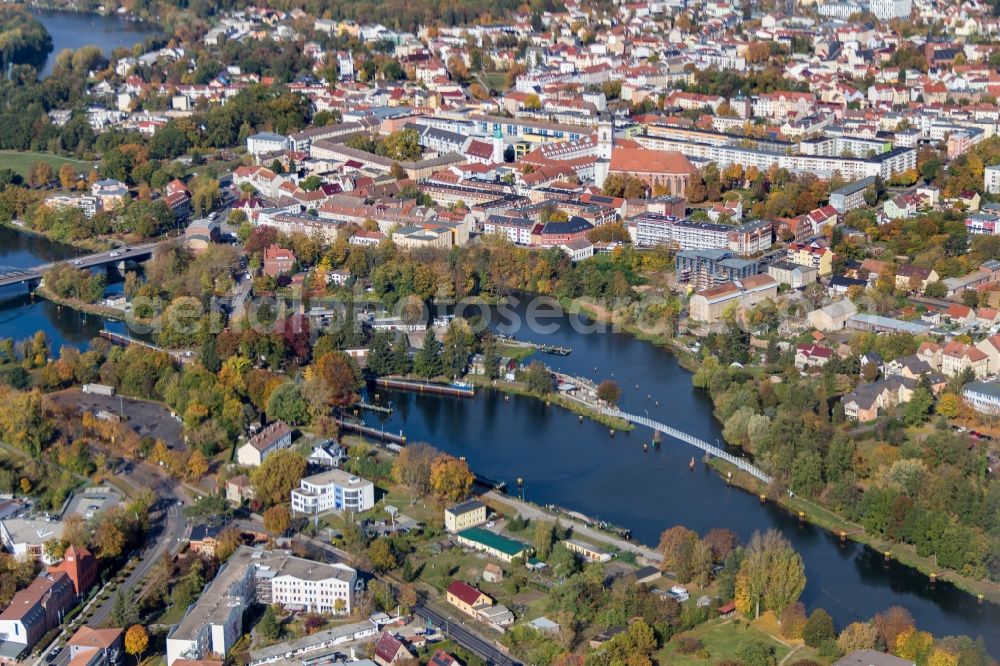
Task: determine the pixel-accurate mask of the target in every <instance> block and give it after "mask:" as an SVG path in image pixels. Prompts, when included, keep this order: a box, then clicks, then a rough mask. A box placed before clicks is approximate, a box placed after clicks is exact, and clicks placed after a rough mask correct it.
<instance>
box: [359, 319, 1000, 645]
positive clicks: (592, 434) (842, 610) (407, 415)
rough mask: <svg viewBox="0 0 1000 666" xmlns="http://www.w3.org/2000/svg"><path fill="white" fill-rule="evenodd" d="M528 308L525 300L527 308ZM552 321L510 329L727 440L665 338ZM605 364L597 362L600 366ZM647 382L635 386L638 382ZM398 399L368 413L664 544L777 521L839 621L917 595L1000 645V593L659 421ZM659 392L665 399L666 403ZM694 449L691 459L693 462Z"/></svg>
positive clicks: (916, 611) (552, 360) (536, 494)
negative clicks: (728, 463) (905, 558)
mask: <svg viewBox="0 0 1000 666" xmlns="http://www.w3.org/2000/svg"><path fill="white" fill-rule="evenodd" d="M518 312H519V314H521V315H522V319H523V318H524V317H523V310H519V311H518ZM556 322H557V323H558V328H557V330H555V331H554V332H550V333H545V334H542V333H534V332H532V331H531V330H529V329H526V328H525V327H520V328H519V329H518V330H513V329H512V327H510V326H506V325H501V326H499V327H498V328H499V329H500V330H501V331H502V332H505V333H514V334H516V336H517V337H518V338H519V339H522V340H531V341H536V342H547V343H550V344H556V345H561V346H568V347H572V349H573V353H572V354H571V355H570V356H568V357H556V356H546V355H541V356H539V358H540V359H541V360H543V361H544V362H545V363H547V364H548V365H550V366H551V367H553V368H555V369H558V370H562V371H565V372H568V373H571V374H574V375H583V376H587V377H591V378H592V379H594V380H596V381H601V380H603V379H608V378H612V379H615V380H616V381H617V382H618V383H619V385H620V386H621V387H622V389H623V396H622V399H621V406H622V409H624V410H625V411H628V412H632V413H636V414H645V413H647V412H648V414H649V416H650V418H653V419H655V420H658V421H660V422H663V423H666V424H668V425H671V426H673V427H676V428H679V429H681V430H684V431H686V432H688V433H690V434H692V435H695V436H697V437H700V438H701V439H704V440H707V441H709V442H715V441H716V440H721V438H722V435H721V429H720V427H719V425H718V423H717V422H716V421H715V419H714V418H713V416H712V405H711V401H710V399H709V398H708V396H707V394H706V393H705V392H703V391H701V390H698V389H695V388H693V387H692V385H691V375H690V373H689V372H688V371H687V370H685V369H684V368H682V367H681V366H680V365H679V364H678V362H677V359H676V358H675V357H674V356H673V355H671V354H670V353H668V352H666V351H665V350H663V349H661V348H658V347H655V346H653V345H651V344H649V343H647V342H643V341H640V340H638V339H636V338H635V337H633V336H631V335H627V334H620V333H614V332H609V331H605V332H595V333H589V334H581V333H578V332H576V331H574V330H573V328H572V327H571V326H570V323H569V321H568V320H567V319H565V318H559V319H557V320H556ZM595 367H596V370H595ZM636 385H638V388H636ZM381 393H383V399H391V400H392V401H393V403H394V406H395V408H396V411H395V412H394V413H393V414H392V415H391V416H389V417H385V416H383V415H378V414H375V413H371V412H369V413H367V414H366V415H365V420H366V421H367V422H368V423H369V424H371V425H375V426H376V427H378V424H379V423H381V424H382V425H383V427H384V428H385V429H386V430H391V431H399V430H402V431H403V432H404V433H405V435H406V436H407V438H408V441H411V442H416V441H426V442H429V443H431V444H433V445H434V446H436V447H438V448H440V449H442V450H444V451H447V452H448V453H451V454H453V455H460V456H465V457H466V459H467V460H468V462H469V464H470V466H471V467H472V468H473V469H474V470H476V471H477V472H478V473H480V474H483V475H485V476H487V477H489V478H492V479H496V480H503V481H507V483H508V487H509V488H512V489H513V488H515V487H516V486H515V481H516V479H517V477H522V478H523V479H524V491H525V497H526V499H528V500H531V501H534V502H537V503H540V504H548V503H554V504H558V505H560V506H564V507H567V508H571V509H575V510H578V511H581V512H583V513H585V514H587V515H589V516H591V517H594V518H600V519H603V520H608V521H610V522H612V523H614V524H617V525H621V526H625V527H629V528H631V529H632V531H633V534H634V538H636V539H637V540H639V541H641V542H643V543H646V544H649V545H655V544H656V543H657V541H658V540H659V535H660V533H661V532H662V531H663V530H665V529H667V528H669V527H671V526H673V525H676V524H683V525H686V526H688V527H690V528H692V529H696V530H698V531H699V532H701V533H703V534H704V533H705V532H706V531H707V530H709V529H711V528H713V527H727V528H730V529H732V530H735V531H736V532H737V533H738V534H740V536H741V537H742V538H743V539H748V538H749V537H750V535H751V534H752V533H753V532H754V531H755V530H766V529H769V528H777V529H779V530H781V531H782V532H783V533H784V534H785V535H786V536H787V537H788V539H789V540H790V541H791V542H792V543H793V544H794V546H795V548H796V549H797V550H798V551H799V553H801V554H802V558H803V560H804V561H805V565H806V574H807V577H808V584H807V586H806V589H805V592H804V594H803V597H802V600H803V602H804V603H805V604H806V605H807V606H808V607H809V608H816V607H823V608H825V609H826V610H828V611H829V612H830V614H831V615H832V616H833V617H834V619H835V621H836V622H837V624H838V625H839V626H841V627H842V626H844V625H846V624H847V623H849V622H853V621H856V620H865V619H868V618H870V617H871V616H872V615H874V614H875V613H877V612H879V611H881V610H885V609H886V608H888V607H889V606H893V605H901V606H905V607H906V608H908V609H909V610H910V611H911V612H912V613H913V615H914V617H915V618H916V619H917V622H918V623H919V625H920V627H921V628H922V629H926V630H929V631H932V632H933V633H934V634H936V635H939V636H942V635H952V634H968V635H971V636H979V635H981V636H983V638H984V639H985V640H986V642H987V645H988V646H989V649H990V650H991V652H992V654H994V655H1000V607H998V606H996V605H992V604H985V605H979V603H978V602H977V600H976V599H975V598H973V597H972V596H970V595H968V594H966V593H964V592H962V591H960V590H958V589H956V588H954V587H953V586H951V585H948V584H944V583H938V584H937V585H936V586H934V587H932V586H931V585H930V584H929V581H928V579H927V578H926V577H925V576H923V575H922V574H920V573H919V572H916V571H915V570H913V569H910V568H909V567H905V566H901V565H899V564H896V563H886V562H885V561H884V558H883V556H882V555H881V554H880V553H877V552H875V551H873V550H871V549H870V548H867V547H864V546H860V545H858V544H855V543H851V542H848V543H847V544H842V543H840V540H839V537H835V536H834V535H832V534H830V533H829V532H827V531H825V530H822V529H819V528H816V527H813V526H811V525H803V524H800V523H799V521H798V518H797V517H793V516H791V515H789V514H788V513H786V512H785V511H783V510H781V509H780V508H777V507H775V506H774V505H772V504H767V505H764V506H762V505H761V504H760V501H759V499H758V498H757V497H755V496H752V495H750V494H748V493H746V492H743V491H741V490H737V489H735V488H731V487H729V486H727V485H726V483H725V481H724V480H723V479H721V478H720V477H719V476H718V475H716V474H715V473H714V472H712V471H710V470H708V469H707V468H706V467H705V466H704V465H702V464H701V463H700V460H701V452H700V451H699V450H698V449H695V448H693V447H690V446H688V445H686V444H683V443H681V442H679V441H676V440H670V439H664V442H663V444H662V446H661V447H660V448H659V449H656V448H650V450H649V452H648V453H644V452H643V448H642V444H643V443H644V442H645V443H648V442H650V441H651V436H652V433H651V432H650V431H648V430H644V429H642V428H637V429H636V430H633V431H631V432H628V433H617V434H616V435H615V437H613V438H612V437H611V436H610V435H609V432H608V429H607V428H605V427H604V426H601V425H599V424H597V423H594V422H592V421H589V420H588V421H585V422H583V423H580V422H579V420H578V417H577V416H576V415H575V414H571V413H569V412H567V411H565V410H562V409H560V408H558V407H555V406H553V407H546V406H545V404H544V403H542V402H541V401H538V400H534V399H530V398H519V397H516V396H510V399H509V401H508V400H505V399H504V396H503V395H501V394H499V393H497V392H493V391H482V392H480V395H477V397H476V398H474V399H462V398H439V397H430V396H422V395H415V394H406V393H399V392H392V393H389V392H385V391H381ZM657 403H659V404H657ZM692 456H693V457H695V458H696V459H697V460H698V461H699V463H698V465H697V467H696V469H695V470H694V471H693V472H692V471H690V470H689V467H688V463H689V461H690V459H691V458H692Z"/></svg>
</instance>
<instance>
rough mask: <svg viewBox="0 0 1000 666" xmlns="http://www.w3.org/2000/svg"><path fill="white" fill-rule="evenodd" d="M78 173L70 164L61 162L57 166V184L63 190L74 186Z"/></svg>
mask: <svg viewBox="0 0 1000 666" xmlns="http://www.w3.org/2000/svg"><path fill="white" fill-rule="evenodd" d="M77 177H78V174H77V172H76V169H74V168H73V166H72V165H70V164H63V165H62V166H61V167H59V184H60V185H61V186H62V188H63V189H64V190H71V189H73V188H74V187H76V182H77Z"/></svg>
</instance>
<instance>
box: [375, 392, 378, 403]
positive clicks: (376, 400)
mask: <svg viewBox="0 0 1000 666" xmlns="http://www.w3.org/2000/svg"><path fill="white" fill-rule="evenodd" d="M378 400H379V395H378V393H376V394H375V402H378Z"/></svg>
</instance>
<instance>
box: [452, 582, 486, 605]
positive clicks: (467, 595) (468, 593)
mask: <svg viewBox="0 0 1000 666" xmlns="http://www.w3.org/2000/svg"><path fill="white" fill-rule="evenodd" d="M448 594H450V595H452V596H453V597H456V598H457V599H459V600H460V601H462V602H463V603H466V604H468V605H470V606H471V605H473V604H474V603H476V602H477V601H479V597H481V596H482V594H483V593H482V592H480V591H479V590H477V589H476V588H474V587H472V586H471V585H469V584H468V583H465V582H462V581H460V580H453V581H452V582H451V585H449V586H448Z"/></svg>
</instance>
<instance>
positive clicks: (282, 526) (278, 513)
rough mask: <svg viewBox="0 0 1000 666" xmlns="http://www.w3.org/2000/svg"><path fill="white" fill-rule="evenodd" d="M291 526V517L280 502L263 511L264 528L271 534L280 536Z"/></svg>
mask: <svg viewBox="0 0 1000 666" xmlns="http://www.w3.org/2000/svg"><path fill="white" fill-rule="evenodd" d="M291 526H292V517H291V516H290V515H289V513H288V509H286V508H285V507H284V505H282V504H277V505H275V506H272V507H271V508H270V509H268V510H267V511H265V512H264V529H266V530H267V531H268V532H270V533H271V534H274V535H276V536H281V535H283V534H284V533H285V532H287V531H288V528H290V527H291Z"/></svg>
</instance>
